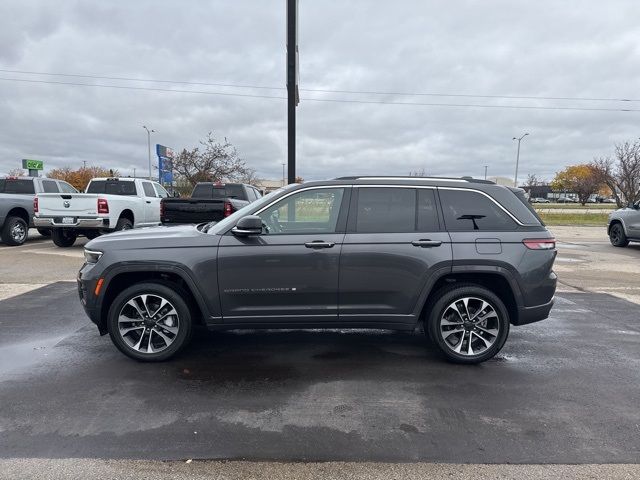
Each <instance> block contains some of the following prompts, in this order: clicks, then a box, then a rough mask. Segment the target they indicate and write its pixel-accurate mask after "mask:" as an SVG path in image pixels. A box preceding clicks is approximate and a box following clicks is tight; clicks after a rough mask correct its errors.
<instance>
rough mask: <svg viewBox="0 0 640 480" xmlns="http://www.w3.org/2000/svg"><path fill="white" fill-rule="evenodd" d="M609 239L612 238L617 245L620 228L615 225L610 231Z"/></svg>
mask: <svg viewBox="0 0 640 480" xmlns="http://www.w3.org/2000/svg"><path fill="white" fill-rule="evenodd" d="M611 238H613V241H614V242H615V243H618V240H620V227H618V226H617V225H616V226H614V227H613V228H612V229H611Z"/></svg>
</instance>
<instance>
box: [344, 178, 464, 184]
mask: <svg viewBox="0 0 640 480" xmlns="http://www.w3.org/2000/svg"><path fill="white" fill-rule="evenodd" d="M356 180H403V181H405V180H409V181H411V182H415V181H423V182H424V181H426V182H455V183H469V180H465V179H462V178H438V177H357V178H356Z"/></svg>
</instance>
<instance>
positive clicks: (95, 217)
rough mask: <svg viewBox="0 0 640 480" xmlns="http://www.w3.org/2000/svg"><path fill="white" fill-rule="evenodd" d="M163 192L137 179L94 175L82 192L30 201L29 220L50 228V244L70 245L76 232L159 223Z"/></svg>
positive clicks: (95, 233)
mask: <svg viewBox="0 0 640 480" xmlns="http://www.w3.org/2000/svg"><path fill="white" fill-rule="evenodd" d="M167 196H168V193H167V191H166V190H165V189H164V188H163V187H162V186H161V185H160V184H159V183H157V182H153V181H150V180H144V179H140V178H94V179H93V180H91V182H89V185H87V189H86V193H45V194H42V193H41V194H38V195H37V196H36V198H35V200H34V214H35V216H34V218H33V223H34V225H35V226H36V227H38V228H50V229H51V237H52V239H53V243H55V244H56V245H57V246H59V247H70V246H71V245H73V244H74V242H75V241H76V238H77V237H78V235H84V236H86V237H87V238H95V237H97V236H98V235H100V234H102V233H108V232H112V231H117V230H128V229H130V228H138V227H148V226H153V225H159V224H160V200H161V199H162V198H164V197H167Z"/></svg>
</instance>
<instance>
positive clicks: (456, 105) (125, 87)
mask: <svg viewBox="0 0 640 480" xmlns="http://www.w3.org/2000/svg"><path fill="white" fill-rule="evenodd" d="M0 81H9V82H19V83H36V84H51V85H68V86H74V87H99V88H115V89H120V90H137V91H141V90H142V91H153V92H170V93H190V94H198V95H221V96H228V97H248V98H273V99H278V100H286V97H279V96H274V95H255V94H248V93H229V92H212V91H202V90H178V89H172V88H156V87H134V86H129V85H104V84H97V83H77V82H58V81H53V80H31V79H26V78H5V77H0ZM304 100H305V101H307V102H331V103H358V104H374V105H404V106H427V107H452V108H507V109H519V110H522V109H524V110H577V111H598V112H640V109H631V108H591V107H553V106H546V107H545V106H533V105H491V104H473V103H471V104H465V103H423V102H392V101H382V100H349V99H337V98H304Z"/></svg>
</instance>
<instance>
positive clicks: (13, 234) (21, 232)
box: [2, 217, 29, 247]
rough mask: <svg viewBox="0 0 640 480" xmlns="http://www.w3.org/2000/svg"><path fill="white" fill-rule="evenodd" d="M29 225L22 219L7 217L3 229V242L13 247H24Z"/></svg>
mask: <svg viewBox="0 0 640 480" xmlns="http://www.w3.org/2000/svg"><path fill="white" fill-rule="evenodd" d="M28 234H29V225H27V222H25V221H24V220H23V219H22V218H20V217H7V219H6V220H5V222H4V227H2V241H3V242H4V243H5V244H7V245H10V246H12V247H16V246H18V245H22V244H23V243H24V242H25V241H26V240H27V235H28Z"/></svg>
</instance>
